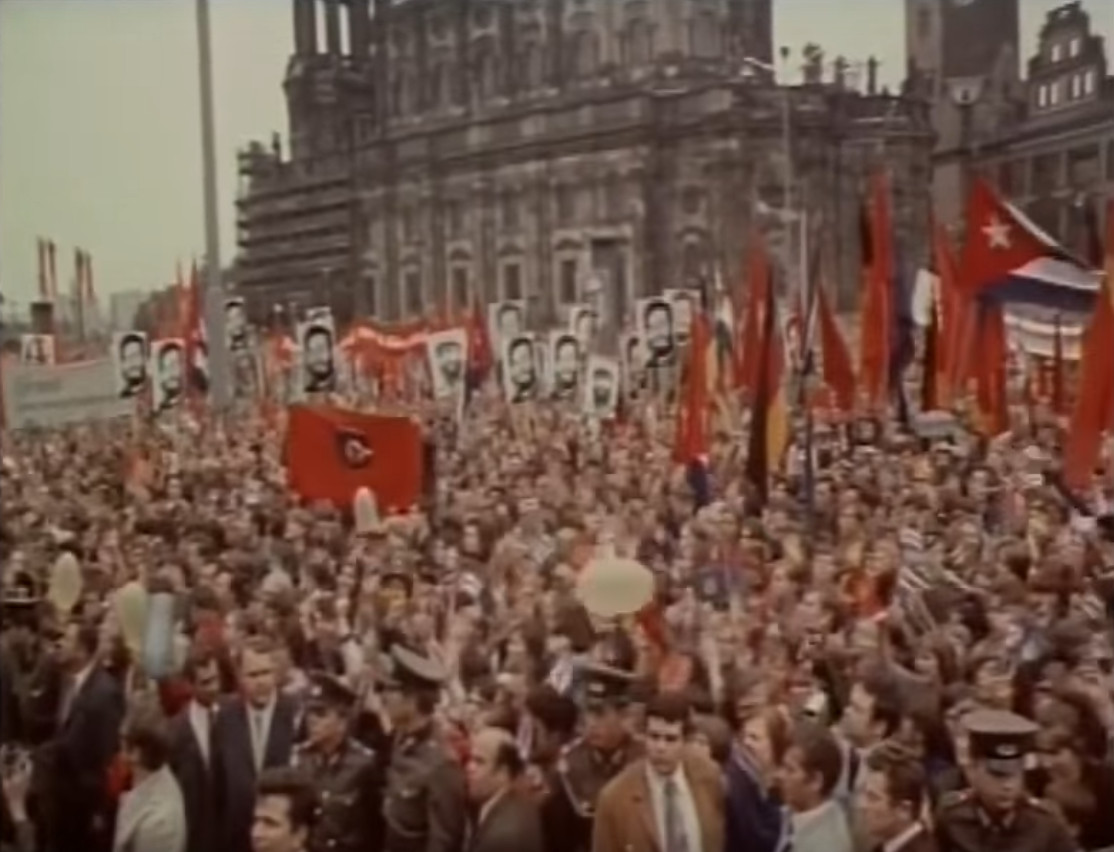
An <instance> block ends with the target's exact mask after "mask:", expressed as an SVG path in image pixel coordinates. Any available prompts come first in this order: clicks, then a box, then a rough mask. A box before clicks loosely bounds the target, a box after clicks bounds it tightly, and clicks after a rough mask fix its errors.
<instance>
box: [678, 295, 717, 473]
mask: <svg viewBox="0 0 1114 852" xmlns="http://www.w3.org/2000/svg"><path fill="white" fill-rule="evenodd" d="M710 340H711V332H710V331H709V329H708V318H707V317H706V316H705V315H704V311H702V310H698V311H695V312H694V313H693V315H692V326H691V331H690V338H689V350H688V369H687V370H686V376H685V390H684V396H683V397H682V399H681V402H680V404H679V405H678V406H677V429H676V434H675V435H674V443H673V460H674V461H675V462H677V463H678V464H688V463H689V462H693V461H697V460H699V459H702V458H704V457H706V456H707V454H708V424H707V419H708V404H709V394H708V346H709V343H710Z"/></svg>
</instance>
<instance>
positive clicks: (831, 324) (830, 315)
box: [816, 282, 855, 414]
mask: <svg viewBox="0 0 1114 852" xmlns="http://www.w3.org/2000/svg"><path fill="white" fill-rule="evenodd" d="M816 311H817V315H818V316H817V318H818V320H819V325H820V359H821V365H820V366H821V374H822V376H823V379H824V384H825V385H827V386H828V387H829V388H830V389H831V391H832V395H833V397H834V402H835V407H836V408H837V409H839V410H840V411H842V412H844V413H845V414H847V413H850V412H851V411H853V410H854V408H855V369H854V367H852V366H851V351H850V350H849V349H848V348H847V341H846V340H844V339H843V333H842V332H841V331H840V330H839V324H838V323H837V322H836V318H835V313H834V312H833V311H832V306H831V304H830V303H829V302H828V296H827V294H826V293H825V292H824V288H823V287H821V286H819V282H817V287H816Z"/></svg>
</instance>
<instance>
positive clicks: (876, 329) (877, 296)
mask: <svg viewBox="0 0 1114 852" xmlns="http://www.w3.org/2000/svg"><path fill="white" fill-rule="evenodd" d="M860 216H861V218H860V240H861V243H862V263H863V273H862V274H863V295H862V304H861V317H862V326H861V328H862V330H861V332H860V344H861V345H860V349H859V384H860V387H861V388H862V391H863V393H864V395H865V402H866V405H867V406H868V408H871V409H874V410H878V409H882V408H885V407H886V405H887V400H888V398H889V392H890V377H889V373H890V348H891V346H892V338H893V320H894V300H893V293H892V286H893V284H892V279H893V268H894V265H893V217H892V215H891V212H890V186H889V181H888V180H887V179H886V177H885V175H882V174H878V175H875V177H874V179H873V180H872V181H871V187H870V196H869V197H868V198H867V199H866V203H865V205H864V208H863V209H862V211H861V213H860Z"/></svg>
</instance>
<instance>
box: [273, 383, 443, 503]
mask: <svg viewBox="0 0 1114 852" xmlns="http://www.w3.org/2000/svg"><path fill="white" fill-rule="evenodd" d="M286 464H287V471H288V477H289V484H290V488H291V490H292V491H294V492H295V493H296V494H297V495H298V496H300V497H302V498H303V499H305V500H309V501H316V500H327V501H329V502H330V503H333V504H334V505H336V506H338V507H348V506H351V505H352V499H353V497H355V495H356V491H357V489H359V488H367V489H369V490H370V491H371V492H372V494H374V495H375V498H376V501H377V503H378V506H379V509H380V511H386V510H390V509H398V510H408V509H410V507H412V506H415V505H416V504H417V502H418V498H419V496H420V495H421V490H422V433H421V429H420V427H419V426H418V424H417V423H415V422H414V421H413V420H411V419H410V418H408V417H385V416H383V415H379V414H365V413H363V412H359V411H349V410H347V409H342V408H335V407H332V406H309V405H294V406H291V407H290V419H289V423H288V426H287V432H286Z"/></svg>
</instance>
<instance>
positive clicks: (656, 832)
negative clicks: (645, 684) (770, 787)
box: [592, 693, 724, 852]
mask: <svg viewBox="0 0 1114 852" xmlns="http://www.w3.org/2000/svg"><path fill="white" fill-rule="evenodd" d="M689 724H690V715H689V706H688V701H687V699H686V698H685V697H684V696H683V695H682V694H680V693H661V694H659V695H657V696H655V697H654V698H652V699H651V700H650V701H649V702H648V704H647V706H646V757H644V758H642V759H639V760H636V761H634V762H633V763H631V764H630V765H629V766H627V767H626V769H624V770H623V771H622V772H620V773H619V775H617V776H616V777H615V778H614V779H613V780H612V781H611V782H610V783H609V784H608V785H607V786H606V787H605V788H604V790H603V792H602V793H601V794H600V799H599V803H598V806H597V809H596V821H595V827H594V831H593V834H592V852H721V850H722V849H723V845H724V789H723V780H722V776H721V774H720V771H719V769H718V768H717V767H716V766H715V765H714V764H712V763H711V762H710V761H708V760H706V759H705V758H702V757H698V756H696V755H695V754H693V753H690V752H688V750H687V746H686V744H685V741H686V736H687V734H688V732H689V731H688V729H689Z"/></svg>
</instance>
